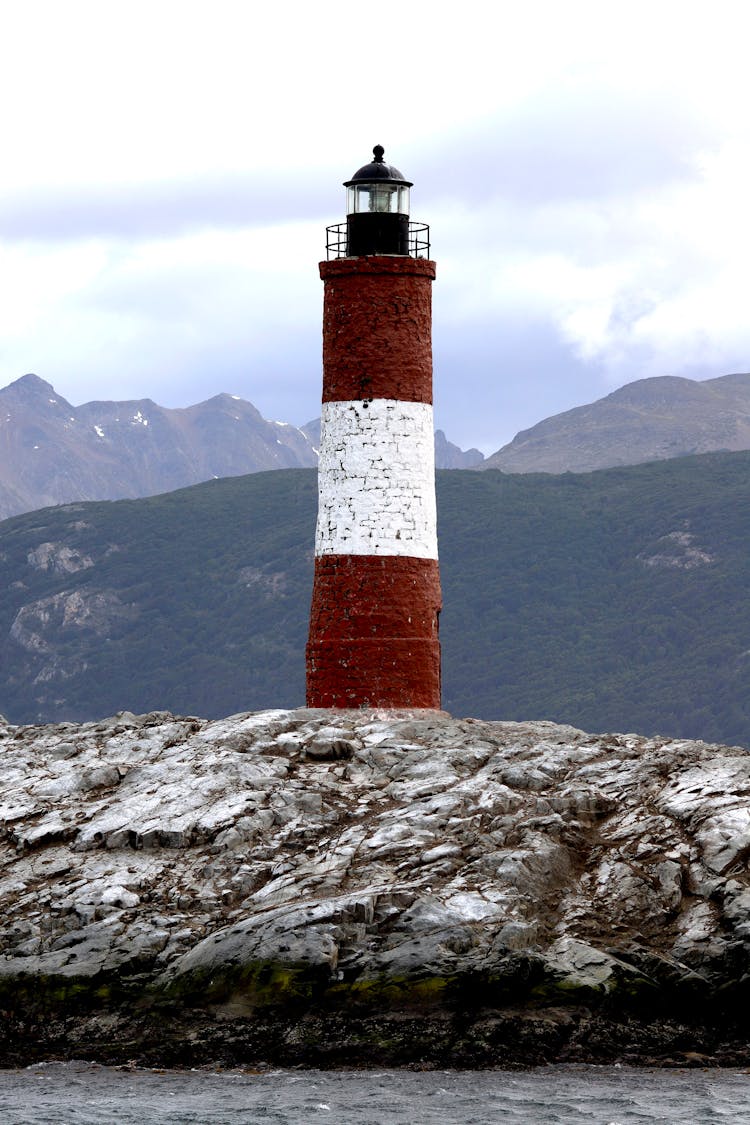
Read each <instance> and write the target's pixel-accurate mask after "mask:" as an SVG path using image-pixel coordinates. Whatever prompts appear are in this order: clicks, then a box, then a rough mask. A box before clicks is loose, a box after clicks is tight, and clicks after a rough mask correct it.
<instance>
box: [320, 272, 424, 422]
mask: <svg viewBox="0 0 750 1125" xmlns="http://www.w3.org/2000/svg"><path fill="white" fill-rule="evenodd" d="M320 275H321V277H322V278H323V280H324V282H325V296H324V304H323V402H342V401H343V402H346V401H350V400H353V399H369V398H386V399H396V400H400V401H401V402H427V403H431V402H432V280H433V278H434V276H435V263H434V262H430V261H426V260H423V259H420V258H407V257H404V258H401V257H372V258H339V259H337V260H335V261H332V262H321V263H320Z"/></svg>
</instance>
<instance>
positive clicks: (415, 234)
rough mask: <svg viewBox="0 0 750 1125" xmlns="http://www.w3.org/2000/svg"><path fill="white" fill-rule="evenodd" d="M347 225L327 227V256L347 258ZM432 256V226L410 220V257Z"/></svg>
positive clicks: (336, 224) (340, 224) (338, 224)
mask: <svg viewBox="0 0 750 1125" xmlns="http://www.w3.org/2000/svg"><path fill="white" fill-rule="evenodd" d="M346 229H347V225H346V223H334V224H333V226H330V227H326V257H327V258H328V260H329V261H330V260H331V258H347V257H349V255H348V254H347V252H346V251H347V234H346ZM429 256H430V227H429V224H428V223H414V222H411V220H410V221H409V257H410V258H429Z"/></svg>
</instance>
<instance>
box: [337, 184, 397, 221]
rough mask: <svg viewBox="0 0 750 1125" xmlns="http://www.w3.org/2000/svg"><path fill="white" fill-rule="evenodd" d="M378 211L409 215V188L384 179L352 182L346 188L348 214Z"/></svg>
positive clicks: (385, 213) (382, 213)
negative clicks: (371, 181)
mask: <svg viewBox="0 0 750 1125" xmlns="http://www.w3.org/2000/svg"><path fill="white" fill-rule="evenodd" d="M365 212H376V213H378V214H381V215H387V214H391V215H408V214H409V188H408V187H407V186H406V185H405V184H393V183H387V182H384V181H382V180H381V181H375V182H374V183H369V184H368V183H356V184H350V185H349V186H348V187H347V189H346V213H347V215H360V214H363V213H365Z"/></svg>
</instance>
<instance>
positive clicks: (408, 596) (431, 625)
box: [310, 555, 441, 641]
mask: <svg viewBox="0 0 750 1125" xmlns="http://www.w3.org/2000/svg"><path fill="white" fill-rule="evenodd" d="M440 609H441V595H440V572H439V569H438V563H437V560H436V559H415V558H410V557H408V556H403V555H320V556H318V558H316V560H315V578H314V583H313V598H312V610H311V613H310V640H311V641H331V640H336V639H342V640H357V639H359V638H367V639H372V638H373V637H422V638H425V639H431V638H433V637H434V638H437V635H438V614H439V612H440Z"/></svg>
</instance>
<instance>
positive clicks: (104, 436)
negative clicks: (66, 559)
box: [0, 375, 316, 517]
mask: <svg viewBox="0 0 750 1125" xmlns="http://www.w3.org/2000/svg"><path fill="white" fill-rule="evenodd" d="M315 463H316V454H315V452H314V451H313V449H312V447H311V445H310V441H309V439H308V438H307V437H306V436H305V435H304V434H303V433H302V431H301V430H298V429H297V428H296V427H294V426H290V425H287V424H286V423H283V422H269V421H267V420H266V419H265V418H263V417H262V415H261V414H260V412H259V411H258V410H256V408H255V407H254V406H253V405H252V404H251V403H249V402H245V401H244V400H243V399H240V398H237V397H236V396H234V395H227V394H219V395H215V396H214V397H213V398H210V399H208V401H207V402H202V403H199V404H197V405H195V406H189V407H186V408H184V409H176V410H169V409H166V408H165V407H163V406H158V405H157V404H156V403H155V402H152V401H151V399H139V400H133V401H130V402H87V403H84V405H83V406H76V407H74V406H71V405H70V403H69V402H66V400H65V399H64V398H62V397H61V396H60V395H59V394H58V393H57V392H56V391H55V389H54V387H52V386H51V385H50V384H49V383H46V382H45V381H44V380H43V379H40V378H39V377H38V376H36V375H24V376H23V377H22V378H21V379H17V380H16V381H15V382H14V383H11V384H10V385H9V386H7V387H4V388H3V389H2V390H0V517H2V516H7V515H15V514H16V513H19V512H23V511H29V510H33V509H35V508H40V507H44V506H46V505H48V504H64V503H68V502H69V501H72V500H99V499H107V500H115V499H120V498H122V497H134V496H148V495H152V494H154V493H157V492H167V491H171V490H172V489H175V488H180V487H181V486H183V485H187V484H194V483H197V482H198V481H203V480H210V479H211V478H213V477H225V476H238V475H240V474H243V473H248V472H257V471H259V470H263V469H272V468H289V467H292V466H299V465H314V464H315Z"/></svg>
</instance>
